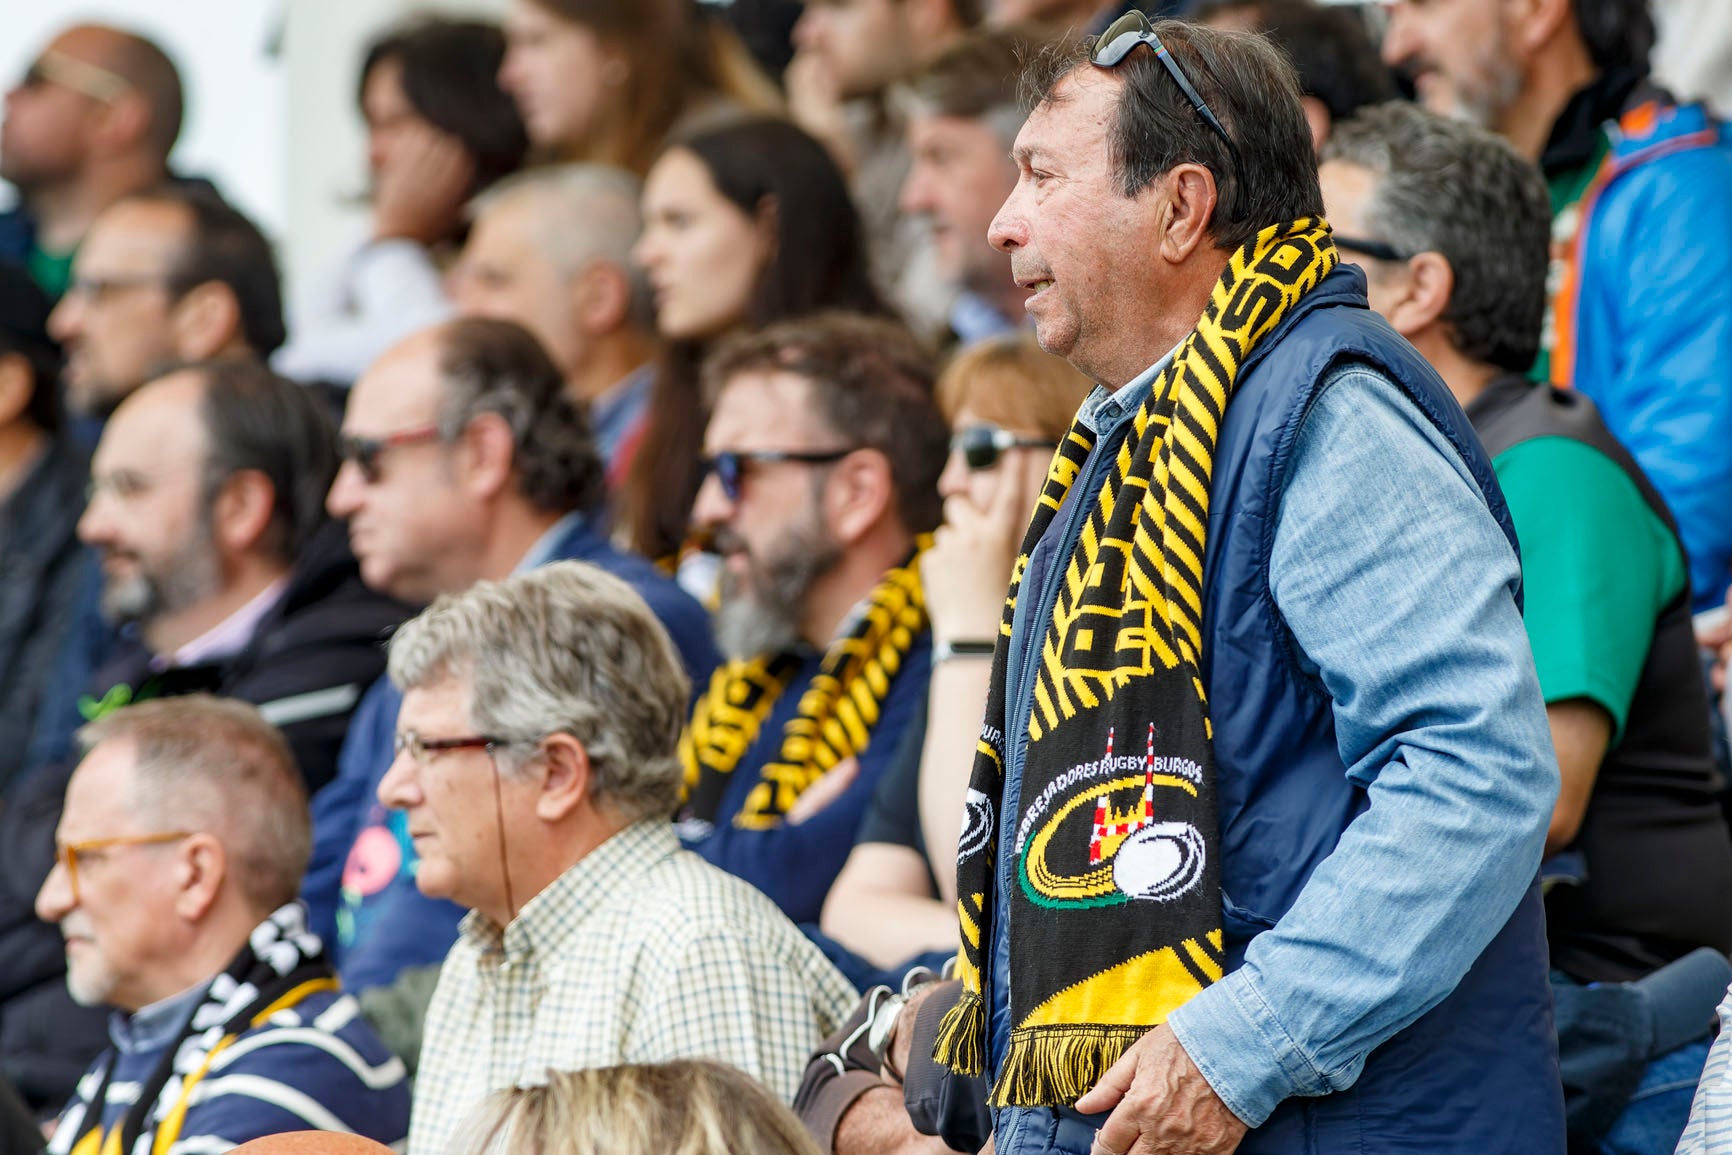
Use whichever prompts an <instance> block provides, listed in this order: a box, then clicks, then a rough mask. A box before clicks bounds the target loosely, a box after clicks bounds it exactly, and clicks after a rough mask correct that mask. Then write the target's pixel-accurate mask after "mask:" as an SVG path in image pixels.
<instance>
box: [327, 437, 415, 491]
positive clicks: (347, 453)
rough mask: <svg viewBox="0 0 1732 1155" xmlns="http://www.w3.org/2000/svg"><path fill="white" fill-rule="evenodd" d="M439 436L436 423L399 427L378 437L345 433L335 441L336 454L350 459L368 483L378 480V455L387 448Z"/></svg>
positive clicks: (372, 483)
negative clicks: (408, 427)
mask: <svg viewBox="0 0 1732 1155" xmlns="http://www.w3.org/2000/svg"><path fill="white" fill-rule="evenodd" d="M438 438H439V427H438V426H437V425H418V426H416V427H415V428H413V429H399V430H397V432H395V433H382V434H380V435H379V436H378V437H358V436H356V435H355V434H352V433H345V434H343V436H342V437H341V438H340V439H339V440H338V442H337V455H338V457H339V458H340V459H341V460H343V461H352V462H354V463H355V468H356V469H359V470H360V471H361V476H362V477H363V478H365V479H366V481H367V484H368V485H377V484H378V482H379V477H380V473H379V456H380V454H382V453H384V452H385V450H387V449H395V448H397V447H398V446H400V445H419V444H421V443H422V442H426V441H436V440H438Z"/></svg>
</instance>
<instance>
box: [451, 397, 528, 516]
mask: <svg viewBox="0 0 1732 1155" xmlns="http://www.w3.org/2000/svg"><path fill="white" fill-rule="evenodd" d="M453 453H454V456H455V458H456V460H457V484H458V485H459V486H460V487H461V488H462V489H463V490H464V491H465V492H467V493H468V494H469V495H470V496H471V497H474V498H477V499H480V500H491V499H492V498H493V497H495V496H497V495H498V494H500V493H502V492H504V491H505V490H506V489H508V488H510V486H511V475H512V471H513V469H514V468H515V463H516V460H517V435H516V434H514V433H512V431H511V426H510V425H509V424H507V423H506V420H505V418H503V417H501V416H500V415H499V414H497V413H483V414H481V415H480V416H479V417H476V418H475V419H474V420H473V421H471V422H470V423H469V424H468V426H467V427H465V428H464V430H463V434H462V436H460V437H459V438H458V439H457V445H456V447H455V449H454V451H453Z"/></svg>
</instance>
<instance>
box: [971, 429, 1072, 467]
mask: <svg viewBox="0 0 1732 1155" xmlns="http://www.w3.org/2000/svg"><path fill="white" fill-rule="evenodd" d="M1057 445H1058V442H1056V441H1045V440H1042V439H1041V438H1038V437H1018V436H1017V435H1016V434H1014V433H1012V432H1011V431H1010V430H1008V429H1000V428H999V427H998V426H996V425H970V426H969V427H968V428H967V429H964V430H962V431H961V432H960V433H957V434H955V435H954V436H953V437H951V439H950V452H952V453H960V454H962V461H963V464H964V465H967V466H968V468H970V469H972V470H981V469H991V468H992V467H993V466H995V465H997V464H998V459H999V458H1000V457H1003V456H1004V454H1005V452H1006V451H1007V450H1011V449H1052V448H1054V447H1056V446H1057Z"/></svg>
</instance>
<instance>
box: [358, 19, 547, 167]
mask: <svg viewBox="0 0 1732 1155" xmlns="http://www.w3.org/2000/svg"><path fill="white" fill-rule="evenodd" d="M504 57H505V34H504V33H503V32H501V31H500V30H499V27H498V25H495V24H488V23H486V22H484V21H480V20H448V19H442V18H439V17H424V18H421V19H418V20H415V21H414V22H412V23H410V24H406V25H404V26H402V27H401V28H397V29H395V30H393V31H391V32H388V33H386V34H385V35H384V36H382V37H380V38H379V39H378V40H376V41H374V42H373V44H372V45H370V46H369V47H368V49H367V55H366V59H365V61H364V62H363V63H362V65H361V81H360V84H359V86H358V91H357V98H358V97H359V93H364V92H365V91H366V88H367V78H368V77H369V76H371V75H372V73H373V69H375V68H377V67H378V66H379V65H381V64H383V63H384V62H385V61H387V60H395V61H396V62H397V63H398V64H399V65H400V66H401V67H402V69H403V81H402V84H403V96H404V99H406V100H407V101H408V102H409V107H410V108H413V109H414V110H415V114H416V115H417V116H419V117H421V118H422V119H423V120H425V121H427V122H428V123H429V124H431V125H433V126H434V127H435V128H439V129H443V130H444V131H445V132H448V133H450V134H451V135H452V136H455V137H456V138H457V139H458V140H460V141H462V142H463V147H464V148H465V149H467V150H468V152H469V155H470V157H471V158H472V159H473V160H474V161H475V180H474V183H473V184H472V185H471V186H470V189H469V192H470V195H474V194H475V193H478V192H480V191H481V190H482V189H484V188H486V187H487V186H488V185H490V184H492V183H493V182H494V181H496V180H498V179H499V178H500V177H502V176H505V175H507V174H509V173H513V172H516V171H517V169H518V168H519V167H520V166H521V165H522V164H523V157H524V154H526V153H527V152H528V151H529V136H528V134H527V133H526V132H525V130H524V127H523V118H522V117H521V116H520V115H519V114H518V112H517V105H516V104H515V103H514V102H513V101H512V99H511V97H510V96H508V95H506V93H505V91H504V90H503V89H501V88H500V87H499V80H498V77H499V63H500V61H501V60H503V59H504Z"/></svg>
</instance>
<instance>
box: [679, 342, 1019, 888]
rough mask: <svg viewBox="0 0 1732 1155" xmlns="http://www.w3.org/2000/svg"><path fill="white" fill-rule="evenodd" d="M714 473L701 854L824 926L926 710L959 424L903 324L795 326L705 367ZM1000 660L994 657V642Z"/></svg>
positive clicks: (691, 742) (692, 820) (702, 499)
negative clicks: (714, 570) (930, 546)
mask: <svg viewBox="0 0 1732 1155" xmlns="http://www.w3.org/2000/svg"><path fill="white" fill-rule="evenodd" d="M705 378H706V388H707V390H708V392H709V394H710V397H711V399H712V406H713V408H712V410H711V416H710V422H709V427H708V429H707V430H706V432H705V435H704V454H705V465H706V466H707V476H706V478H705V480H704V483H703V487H702V488H701V489H700V490H699V491H698V498H697V503H696V505H695V506H694V508H693V511H692V519H693V522H694V524H695V526H696V528H697V529H698V530H699V532H701V533H705V534H707V535H708V536H709V538H710V541H711V545H712V546H713V548H714V549H715V550H716V552H717V553H719V554H720V555H721V556H722V558H723V570H722V588H721V605H720V607H719V609H718V610H717V612H716V640H717V642H718V644H719V645H720V646H721V649H722V652H723V653H724V654H725V655H726V656H727V658H728V662H727V664H726V665H725V666H723V667H722V668H721V669H720V670H718V671H717V672H716V676H715V677H714V678H713V679H712V680H711V681H710V683H709V688H708V689H707V690H706V691H705V693H704V695H703V696H702V697H701V698H700V699H699V700H698V704H697V707H696V709H695V710H694V711H693V714H692V720H691V723H690V725H689V726H688V727H687V728H686V734H685V736H684V738H683V739H682V740H681V743H680V756H681V758H682V760H683V761H684V763H685V773H686V798H685V803H684V806H683V807H682V809H681V811H680V814H679V819H680V829H681V835H682V837H683V838H684V839H685V840H686V843H687V845H688V846H690V847H691V848H692V849H694V850H696V851H697V852H698V853H699V854H701V855H703V856H704V857H705V858H707V859H709V860H710V861H711V862H713V863H715V864H716V865H717V866H720V867H722V868H723V869H725V870H728V871H730V872H732V873H734V874H737V875H739V876H740V877H742V878H744V879H746V880H747V881H749V882H751V883H752V884H753V885H755V886H757V887H758V888H759V889H760V890H762V891H763V892H764V893H765V894H767V895H769V896H770V897H771V898H772V899H774V900H775V901H776V903H777V904H778V905H779V906H781V908H782V909H783V910H784V911H785V912H786V913H787V914H788V916H789V917H790V918H792V919H793V920H794V921H796V922H816V921H817V920H818V914H819V911H820V909H821V908H822V906H823V903H824V896H825V894H826V893H828V891H829V889H830V884H831V883H832V882H834V881H835V878H836V875H837V873H838V872H839V871H840V870H841V869H842V864H843V862H844V861H846V859H847V857H848V851H849V850H850V848H851V847H852V846H853V844H854V835H855V832H856V830H857V829H858V827H859V825H860V819H861V816H862V815H863V813H864V811H865V807H866V803H867V801H868V800H869V799H870V798H871V796H872V792H873V790H874V789H875V788H876V786H877V784H878V779H879V778H880V777H881V776H882V774H883V771H884V768H885V767H886V766H887V765H888V764H889V761H890V758H891V755H892V754H893V753H894V752H895V749H896V746H897V742H898V739H899V737H900V735H901V732H902V730H903V728H904V727H905V726H907V725H908V724H909V722H910V719H911V717H912V715H913V714H914V712H915V710H916V708H917V704H918V703H919V702H920V701H921V700H923V699H924V697H925V694H926V683H927V675H928V672H929V669H930V663H931V662H932V661H934V660H937V661H942V660H944V657H945V655H943V654H937V655H934V654H933V653H932V652H931V643H930V637H929V634H928V629H927V620H926V610H925V599H924V594H923V591H922V589H921V584H920V556H921V550H922V548H923V545H924V542H925V539H924V538H923V537H922V536H921V535H924V534H927V533H929V532H931V531H932V530H933V529H934V528H935V527H936V526H937V525H938V522H939V520H940V514H941V507H940V502H939V497H938V475H939V473H940V472H942V470H943V468H944V463H945V458H946V453H947V437H946V427H945V424H944V419H943V417H942V416H941V415H940V414H939V412H938V409H937V406H936V403H935V402H934V400H933V393H932V387H933V377H932V367H931V364H930V362H929V361H928V360H927V358H926V356H925V354H924V353H923V352H922V351H921V349H920V348H919V346H918V345H917V344H916V343H915V341H914V339H913V338H912V337H911V336H910V335H909V334H908V333H907V332H906V331H905V330H903V329H901V328H900V327H898V326H896V325H893V324H890V323H887V322H883V321H873V320H867V319H865V318H861V317H853V316H847V315H841V314H831V315H827V316H819V317H814V318H806V319H801V320H795V321H788V322H784V323H782V324H779V325H774V326H771V327H770V328H768V329H765V330H764V331H763V332H761V333H758V334H752V335H747V336H744V337H741V338H738V339H736V340H735V341H733V342H731V343H729V344H727V345H725V346H723V347H722V348H721V349H719V350H718V351H717V352H716V354H715V355H714V356H713V358H712V359H711V361H710V362H709V364H708V365H707V366H706V367H705ZM982 644H983V645H984V646H986V647H988V648H989V646H990V642H983V643H982Z"/></svg>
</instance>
